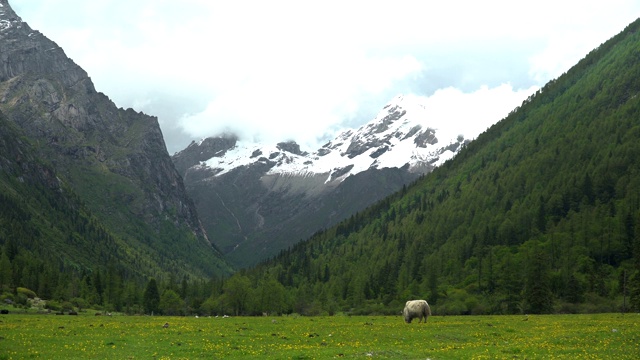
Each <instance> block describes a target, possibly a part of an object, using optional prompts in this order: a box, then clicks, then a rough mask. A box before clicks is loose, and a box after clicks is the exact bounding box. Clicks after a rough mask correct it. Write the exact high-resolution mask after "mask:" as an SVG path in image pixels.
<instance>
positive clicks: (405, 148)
mask: <svg viewBox="0 0 640 360" xmlns="http://www.w3.org/2000/svg"><path fill="white" fill-rule="evenodd" d="M422 101H423V100H422V98H420V97H415V96H402V95H400V96H397V97H396V98H394V99H393V100H392V101H390V102H389V104H387V105H386V106H385V107H384V108H383V109H382V110H381V111H380V113H379V114H378V115H377V116H376V117H375V118H374V119H372V120H371V121H370V122H369V123H367V124H365V125H363V126H361V127H360V128H358V129H348V130H344V131H343V132H341V133H340V134H338V135H337V136H336V137H335V138H334V139H333V140H331V141H329V142H327V143H326V144H324V145H323V146H322V147H321V148H319V149H317V150H315V151H313V152H307V151H302V150H301V149H300V146H299V145H298V144H296V143H295V142H292V141H289V142H280V143H277V144H260V143H250V142H246V141H241V140H239V139H238V138H237V137H235V136H233V135H227V136H222V137H214V138H206V139H203V140H202V141H200V142H197V143H196V142H193V143H192V144H191V145H189V146H188V147H187V148H186V149H184V150H183V151H180V152H178V153H176V154H175V155H173V157H172V159H173V161H174V163H175V165H176V168H177V169H178V171H180V172H181V173H182V174H183V178H184V179H185V184H186V188H187V191H188V193H189V194H190V195H191V197H192V198H193V199H194V201H195V203H196V206H197V208H198V212H199V214H200V216H201V218H202V222H203V225H204V226H205V228H206V230H207V232H208V233H211V234H216V236H217V237H216V241H217V244H218V245H219V246H220V249H221V250H222V251H223V253H225V255H226V256H227V257H228V258H229V259H231V260H232V261H234V263H236V264H238V265H240V266H247V265H251V264H255V263H256V262H257V261H260V260H263V259H266V258H267V257H269V256H273V255H275V254H276V253H277V252H278V251H280V250H282V249H285V248H287V247H289V246H291V245H293V244H295V243H297V242H298V241H300V240H303V239H305V238H307V237H308V236H310V235H311V234H313V233H314V232H316V231H319V230H321V229H324V228H326V227H329V226H332V225H334V224H336V223H337V222H338V221H341V220H343V219H345V218H347V217H349V216H351V215H353V214H355V213H356V212H358V211H360V210H362V209H364V208H366V207H367V206H369V205H371V204H373V203H375V202H376V201H378V200H380V199H382V198H384V197H385V196H387V195H389V194H391V193H393V192H395V191H398V190H400V189H401V188H402V187H403V186H405V185H407V184H409V183H410V182H412V181H414V180H416V179H417V178H418V177H420V176H421V175H424V174H427V173H429V172H430V171H431V170H433V169H434V168H435V167H436V166H439V165H441V164H442V163H444V162H445V161H447V160H449V159H451V158H452V157H453V156H454V155H455V154H456V153H457V152H458V151H459V150H460V149H461V148H462V147H463V146H464V145H465V144H466V143H468V141H469V140H467V139H468V138H472V137H474V136H476V135H477V134H467V135H466V136H467V139H465V136H464V135H463V134H459V133H457V132H456V131H455V130H453V129H455V127H453V126H450V127H447V126H446V124H438V123H437V122H436V121H435V119H433V120H432V119H429V117H428V115H427V114H426V109H425V105H424V104H423V103H422ZM430 124H434V125H436V124H437V125H438V126H437V127H436V126H430Z"/></svg>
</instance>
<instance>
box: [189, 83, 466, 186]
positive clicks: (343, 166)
mask: <svg viewBox="0 0 640 360" xmlns="http://www.w3.org/2000/svg"><path fill="white" fill-rule="evenodd" d="M430 124H432V125H430ZM435 124H436V122H435V121H430V119H429V118H428V115H427V111H426V108H425V106H424V105H423V104H422V102H421V98H420V97H417V96H403V95H399V96H397V97H396V98H394V99H393V100H392V101H391V102H390V103H389V104H387V105H386V106H385V107H384V108H383V110H382V111H381V112H380V113H379V114H378V115H377V116H376V118H374V119H373V120H372V121H370V122H369V123H367V124H365V125H363V126H362V127H360V128H358V129H349V130H345V131H343V132H342V133H340V134H339V135H338V136H336V138H335V139H334V140H332V141H330V142H328V143H326V144H325V145H323V146H322V147H321V148H320V149H318V150H316V151H314V152H313V153H308V152H302V151H300V148H299V146H298V145H297V144H296V143H294V142H283V143H279V144H277V145H264V144H258V143H251V142H245V141H241V140H239V141H237V142H235V145H234V146H232V147H231V148H230V149H228V150H226V151H225V150H221V151H219V152H218V153H217V154H215V155H213V157H211V158H210V159H208V160H206V161H204V162H202V163H201V166H206V167H208V168H210V169H212V170H213V171H214V173H215V175H216V176H219V175H223V174H225V173H227V172H229V171H231V170H233V169H235V168H238V167H241V166H249V165H251V164H255V163H262V164H265V165H268V166H270V170H269V171H268V172H267V174H282V175H295V176H307V175H308V176H311V175H314V176H315V175H318V174H326V176H327V177H326V180H325V183H329V182H334V181H342V180H344V179H345V178H346V177H348V176H349V175H355V174H357V173H360V172H362V171H365V170H368V169H371V168H378V169H381V168H394V167H395V168H402V167H404V166H408V169H409V171H411V172H416V173H424V172H427V171H430V170H431V169H432V168H433V167H435V166H438V165H440V164H442V163H444V162H445V161H446V160H449V159H451V158H452V157H453V156H454V155H455V154H456V153H457V151H458V150H459V149H460V147H461V146H462V145H463V144H464V142H465V139H464V137H463V136H462V135H461V134H457V133H455V131H452V130H451V129H449V128H447V126H446V124H445V125H440V126H434V125H435ZM472 135H473V136H475V135H476V134H472Z"/></svg>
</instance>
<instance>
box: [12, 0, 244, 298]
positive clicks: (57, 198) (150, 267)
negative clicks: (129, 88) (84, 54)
mask: <svg viewBox="0 0 640 360" xmlns="http://www.w3.org/2000/svg"><path fill="white" fill-rule="evenodd" d="M0 5H1V6H0V23H1V24H2V25H1V26H0V111H1V112H2V115H1V119H0V136H1V138H0V140H1V141H2V143H0V161H1V163H0V199H1V200H2V201H0V246H1V247H2V250H3V251H2V256H3V258H2V259H0V263H2V265H0V280H2V283H0V291H14V290H15V287H18V286H19V287H29V288H32V290H34V291H37V290H38V288H41V287H44V288H43V289H45V290H46V291H45V292H44V293H42V294H39V295H41V296H42V297H44V298H48V296H51V295H53V294H52V292H51V291H49V290H48V289H47V287H49V288H51V287H53V288H55V287H56V285H57V284H58V283H62V284H63V285H64V286H65V287H66V286H69V285H70V284H72V283H74V281H79V279H82V278H83V277H86V278H91V277H92V276H93V277H95V276H96V274H99V273H100V272H102V274H104V273H105V272H107V271H110V272H111V274H112V275H113V276H112V277H111V279H115V278H118V279H119V280H118V281H119V290H122V286H123V281H124V280H131V282H132V284H136V285H139V283H144V282H145V281H147V280H148V278H149V277H152V276H155V277H158V278H169V277H170V276H174V277H177V278H180V277H182V276H187V277H190V278H192V279H193V278H198V279H201V278H208V277H209V276H212V275H217V276H222V275H225V274H229V273H230V272H231V267H230V266H229V265H228V263H227V262H226V261H225V260H224V259H223V258H222V255H221V254H220V253H219V252H218V250H217V249H216V248H215V247H214V246H213V245H212V243H211V242H210V240H209V239H208V237H207V235H206V232H205V231H204V229H203V228H202V225H201V224H200V223H199V219H198V216H197V212H196V210H195V207H194V205H193V202H192V201H191V200H190V199H189V197H188V196H187V194H186V192H185V189H184V185H183V184H182V179H181V178H180V175H179V174H178V172H177V171H176V170H175V167H174V166H173V163H172V162H171V159H170V157H169V154H168V153H167V150H166V147H165V145H164V140H163V138H162V133H161V131H160V127H159V125H158V121H157V119H156V118H154V117H152V116H148V115H145V114H143V113H139V112H136V111H134V110H132V109H127V110H125V109H121V108H117V107H116V105H115V104H114V103H113V102H112V101H111V100H110V99H109V98H108V97H107V96H106V95H104V94H102V93H100V92H98V91H96V89H95V88H94V85H93V83H92V81H91V79H90V78H89V76H88V74H87V73H86V72H85V71H84V70H83V69H81V68H80V67H79V66H78V65H77V64H75V63H74V62H73V61H72V60H71V59H69V58H68V57H67V56H66V55H65V53H64V51H63V50H62V49H61V48H60V47H59V46H58V45H57V44H56V43H54V42H53V41H51V40H49V39H48V38H46V37H45V36H44V35H43V34H41V33H40V32H38V31H36V30H33V29H31V28H30V27H29V25H28V24H26V23H25V22H23V21H22V20H21V19H20V17H19V16H18V15H17V14H15V12H14V11H13V10H12V9H11V7H10V6H9V3H8V1H7V0H0ZM5 256H6V261H5V260H4V259H5ZM8 268H11V269H10V270H8ZM92 287H94V286H93V285H92ZM94 290H95V289H94ZM65 291H66V290H65ZM73 294H74V295H76V296H77V295H78V291H77V288H76V291H73ZM56 297H59V298H61V299H68V297H69V295H68V294H65V295H64V296H62V295H60V294H58V295H57V296H56ZM113 304H114V303H113V302H112V305H113ZM115 305H118V307H119V306H120V303H118V304H115Z"/></svg>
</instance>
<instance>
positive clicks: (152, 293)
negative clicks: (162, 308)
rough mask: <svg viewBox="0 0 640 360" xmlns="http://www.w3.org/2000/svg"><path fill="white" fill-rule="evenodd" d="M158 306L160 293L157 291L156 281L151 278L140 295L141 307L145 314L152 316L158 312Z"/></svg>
mask: <svg viewBox="0 0 640 360" xmlns="http://www.w3.org/2000/svg"><path fill="white" fill-rule="evenodd" d="M159 304H160V292H159V291H158V284H157V283H156V279H154V278H151V279H150V280H149V282H148V283H147V287H146V288H145V289H144V294H143V295H142V306H144V311H145V312H146V313H147V314H153V313H157V312H158V309H159Z"/></svg>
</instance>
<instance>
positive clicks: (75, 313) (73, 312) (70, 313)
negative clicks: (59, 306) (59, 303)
mask: <svg viewBox="0 0 640 360" xmlns="http://www.w3.org/2000/svg"><path fill="white" fill-rule="evenodd" d="M69 315H78V313H77V312H75V311H73V310H71V311H69Z"/></svg>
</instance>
